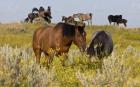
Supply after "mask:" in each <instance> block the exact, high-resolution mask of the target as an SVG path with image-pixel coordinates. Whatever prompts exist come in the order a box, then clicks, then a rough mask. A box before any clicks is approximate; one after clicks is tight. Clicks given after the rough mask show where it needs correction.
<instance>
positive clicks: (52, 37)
mask: <svg viewBox="0 0 140 87" xmlns="http://www.w3.org/2000/svg"><path fill="white" fill-rule="evenodd" d="M84 28H85V24H83V25H77V24H74V25H71V24H67V23H62V22H60V23H58V24H57V25H56V26H54V27H52V26H46V27H42V28H39V29H37V30H36V31H35V32H34V35H33V50H34V53H35V56H36V62H38V63H39V62H40V57H41V53H42V52H43V53H44V54H45V55H46V56H50V54H49V50H50V49H53V50H55V53H56V55H61V54H63V53H68V51H69V48H70V46H71V44H72V42H73V43H74V44H75V45H77V46H78V47H79V49H80V50H81V51H84V50H85V49H86V32H85V30H84ZM51 60H52V58H51V57H48V58H47V61H46V62H47V64H49V63H50V62H51Z"/></svg>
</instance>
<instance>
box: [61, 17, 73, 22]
mask: <svg viewBox="0 0 140 87" xmlns="http://www.w3.org/2000/svg"><path fill="white" fill-rule="evenodd" d="M62 21H64V23H74V18H73V17H72V16H69V17H65V16H62Z"/></svg>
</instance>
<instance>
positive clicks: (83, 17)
mask: <svg viewBox="0 0 140 87" xmlns="http://www.w3.org/2000/svg"><path fill="white" fill-rule="evenodd" d="M39 18H43V19H44V20H45V21H46V22H47V23H51V19H52V15H51V7H50V6H48V8H47V10H45V9H44V7H42V6H40V8H39V9H38V8H36V7H35V8H33V9H32V12H30V13H29V14H28V16H27V17H26V18H25V20H24V22H31V23H33V22H34V21H35V20H37V19H39ZM92 18H93V14H92V13H77V14H73V15H72V16H69V17H66V16H62V21H63V22H65V23H74V22H75V21H76V22H77V21H80V22H85V21H87V22H88V25H91V26H92ZM108 21H109V23H110V25H111V23H112V22H114V25H116V24H117V25H119V24H124V26H125V27H126V26H127V20H126V19H124V18H122V15H109V16H108Z"/></svg>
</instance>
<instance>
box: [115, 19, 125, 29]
mask: <svg viewBox="0 0 140 87" xmlns="http://www.w3.org/2000/svg"><path fill="white" fill-rule="evenodd" d="M122 23H123V24H124V26H125V27H126V26H127V20H126V19H119V20H117V25H119V24H122Z"/></svg>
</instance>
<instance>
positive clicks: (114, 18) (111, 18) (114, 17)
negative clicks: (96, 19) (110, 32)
mask: <svg viewBox="0 0 140 87" xmlns="http://www.w3.org/2000/svg"><path fill="white" fill-rule="evenodd" d="M121 19H122V15H109V16H108V21H109V23H110V25H111V23H112V22H114V25H115V23H117V21H118V20H121Z"/></svg>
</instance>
